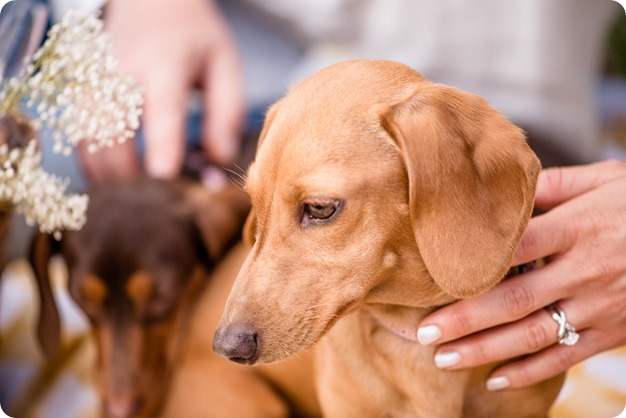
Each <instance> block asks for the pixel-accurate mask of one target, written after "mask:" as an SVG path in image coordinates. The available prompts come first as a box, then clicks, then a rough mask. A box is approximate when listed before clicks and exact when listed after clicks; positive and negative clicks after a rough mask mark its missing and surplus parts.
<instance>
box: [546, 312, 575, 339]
mask: <svg viewBox="0 0 626 418" xmlns="http://www.w3.org/2000/svg"><path fill="white" fill-rule="evenodd" d="M546 309H547V311H548V312H549V313H550V315H551V316H552V319H554V320H555V321H556V323H557V324H558V325H559V328H558V330H557V332H556V337H557V339H558V340H559V344H564V345H574V344H576V343H577V342H578V340H579V338H580V335H579V334H578V333H577V332H576V328H574V327H573V326H572V325H571V324H570V323H569V322H567V318H566V317H565V311H564V310H563V309H561V308H559V306H558V305H556V304H552V305H548V306H547V307H546Z"/></svg>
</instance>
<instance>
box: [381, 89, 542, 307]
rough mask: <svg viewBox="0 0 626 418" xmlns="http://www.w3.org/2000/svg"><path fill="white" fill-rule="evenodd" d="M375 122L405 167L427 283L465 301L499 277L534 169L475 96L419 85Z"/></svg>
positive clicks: (508, 127) (522, 220) (516, 133)
mask: <svg viewBox="0 0 626 418" xmlns="http://www.w3.org/2000/svg"><path fill="white" fill-rule="evenodd" d="M381 122H382V125H383V127H384V128H385V129H386V130H387V132H388V133H389V134H390V135H391V136H392V137H393V138H394V139H395V141H396V143H397V145H398V146H399V148H400V150H401V152H402V155H403V159H404V163H405V165H406V169H407V174H408V182H409V196H408V199H409V206H410V218H411V224H412V227H413V233H414V235H415V240H416V242H417V246H418V249H419V251H420V254H421V256H422V258H423V260H424V263H425V265H426V268H427V269H428V271H429V272H430V274H431V276H432V277H433V279H434V281H435V282H436V283H437V284H438V285H439V286H440V287H441V288H442V289H443V290H444V291H445V292H447V293H449V294H450V295H452V296H455V297H459V298H465V297H470V296H474V295H477V294H480V293H482V292H484V291H486V290H488V289H489V288H491V287H492V286H494V285H495V284H496V283H498V281H500V280H501V279H502V277H503V276H504V275H505V274H506V272H507V270H508V268H509V263H510V261H511V259H512V257H513V253H514V251H515V249H516V247H517V245H518V243H519V240H520V239H521V236H522V233H523V231H524V229H525V227H526V225H527V223H528V219H529V217H530V214H531V211H532V207H533V198H534V192H535V185H536V180H537V175H538V173H539V169H540V164H539V161H538V159H537V157H536V156H535V154H534V153H533V152H532V151H531V150H530V148H529V147H528V145H527V144H526V140H525V137H524V134H523V133H522V131H521V130H520V129H519V128H517V127H516V126H515V125H513V124H512V123H510V122H509V121H508V120H506V119H505V118H504V117H503V116H502V115H501V114H499V113H498V112H497V111H495V110H494V109H492V108H491V107H490V106H489V105H488V104H487V102H486V101H485V100H484V99H482V98H480V97H478V96H475V95H472V94H469V93H464V92H461V91H459V90H456V89H453V88H450V87H445V86H441V85H436V84H430V83H423V84H420V85H419V86H418V87H417V89H416V90H415V91H413V92H412V95H411V96H410V97H409V98H408V99H407V100H404V101H402V102H401V103H398V104H395V105H393V106H391V107H388V108H386V109H385V110H384V111H383V114H382V117H381Z"/></svg>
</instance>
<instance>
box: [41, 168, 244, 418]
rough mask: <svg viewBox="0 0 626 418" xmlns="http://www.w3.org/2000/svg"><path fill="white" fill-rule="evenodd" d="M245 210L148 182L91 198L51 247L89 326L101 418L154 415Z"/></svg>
mask: <svg viewBox="0 0 626 418" xmlns="http://www.w3.org/2000/svg"><path fill="white" fill-rule="evenodd" d="M233 189H234V187H233ZM247 209H248V199H247V197H246V196H245V194H244V193H243V192H242V191H240V190H231V189H228V190H225V191H223V192H221V193H215V194H212V193H210V192H208V191H206V190H205V189H203V188H202V186H200V185H195V184H191V183H187V182H182V181H180V182H177V181H162V180H152V179H147V178H146V179H141V180H137V181H131V182H124V183H122V182H118V183H111V184H106V185H103V186H100V187H98V188H96V189H95V190H94V191H93V192H92V193H90V203H89V209H88V212H87V223H86V224H85V226H84V227H83V228H82V229H81V230H80V231H78V232H67V233H65V234H64V236H63V239H62V241H61V242H60V243H59V244H57V246H58V247H60V253H61V254H62V255H63V256H64V258H65V260H66V262H67V265H68V273H69V282H68V286H69V291H70V294H71V295H72V297H73V298H74V300H75V301H76V302H77V304H78V305H79V307H80V308H81V309H82V310H83V311H84V313H85V314H86V315H87V317H88V318H89V320H90V323H91V325H92V330H93V334H94V337H95V340H96V344H97V351H98V366H97V372H98V385H99V389H100V392H101V395H102V399H103V406H104V410H105V415H106V416H107V417H115V418H118V417H119V418H121V417H124V418H129V417H137V416H152V415H153V413H154V409H155V408H156V407H158V403H159V402H160V400H162V398H163V395H164V393H163V392H164V390H165V387H166V385H167V383H168V380H169V375H170V372H171V371H172V369H173V367H174V363H175V360H176V355H177V354H178V353H179V352H180V347H179V346H180V341H181V338H182V337H183V335H184V332H181V331H183V330H184V326H185V323H186V321H185V319H186V315H188V314H189V312H190V307H191V306H193V301H194V296H196V295H197V294H198V293H199V291H200V289H201V286H202V284H203V282H204V279H205V277H206V275H207V273H208V272H209V271H210V270H211V269H212V267H213V265H214V263H216V262H217V261H218V260H219V258H220V257H221V256H222V254H223V253H224V251H225V250H226V249H227V248H228V246H229V245H230V244H232V243H234V242H235V241H236V240H237V239H238V238H239V236H240V235H239V234H240V231H241V227H242V224H243V220H244V218H245V213H246V212H247ZM49 244H50V240H49V238H48V237H44V236H39V237H38V238H37V239H36V241H35V244H34V245H33V249H32V260H33V265H34V270H35V273H36V275H37V278H38V280H39V283H40V287H42V288H44V289H45V288H46V286H48V289H49V283H48V278H47V273H46V269H47V262H48V259H49V257H50V255H51V254H52V250H53V248H52V247H51V246H50V245H49ZM43 293H44V294H45V293H46V292H43ZM46 300H48V298H47V297H43V298H42V305H43V309H42V315H41V320H40V337H41V339H42V342H43V348H44V349H45V351H46V352H47V353H48V354H52V353H53V352H54V351H55V350H56V349H57V346H58V339H59V337H58V331H59V325H58V322H56V319H54V318H56V316H55V315H56V308H55V306H54V304H51V303H50V302H49V301H48V302H47V303H46ZM151 411H152V412H151Z"/></svg>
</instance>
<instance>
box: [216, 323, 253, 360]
mask: <svg viewBox="0 0 626 418" xmlns="http://www.w3.org/2000/svg"><path fill="white" fill-rule="evenodd" d="M257 348H258V335H257V332H256V330H254V329H253V328H250V327H226V328H223V327H220V328H218V329H217V331H216V332H215V338H214V340H213V351H215V352H216V353H217V354H219V355H220V356H222V357H225V358H227V359H228V360H231V361H234V362H236V363H241V364H254V362H255V361H256V354H257Z"/></svg>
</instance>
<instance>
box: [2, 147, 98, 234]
mask: <svg viewBox="0 0 626 418" xmlns="http://www.w3.org/2000/svg"><path fill="white" fill-rule="evenodd" d="M68 183H69V182H68V180H62V179H60V178H58V177H56V176H54V175H52V174H50V173H47V172H46V171H44V170H43V168H41V154H40V152H39V151H38V150H37V140H35V139H31V140H30V141H29V142H28V145H27V146H26V148H20V147H15V148H12V149H9V146H8V144H7V143H4V144H2V145H0V208H2V209H4V210H7V209H8V210H10V208H7V207H9V206H10V207H11V208H15V210H16V211H17V212H18V213H21V214H22V215H24V217H25V218H26V223H27V224H29V225H34V224H38V225H39V229H40V230H41V231H42V232H45V233H52V234H54V236H55V237H56V238H57V239H58V238H60V234H61V232H60V231H61V230H62V229H73V230H76V229H80V228H81V227H82V226H83V224H84V223H85V213H86V211H87V203H88V198H87V195H82V194H70V195H65V190H66V189H67V186H68Z"/></svg>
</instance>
